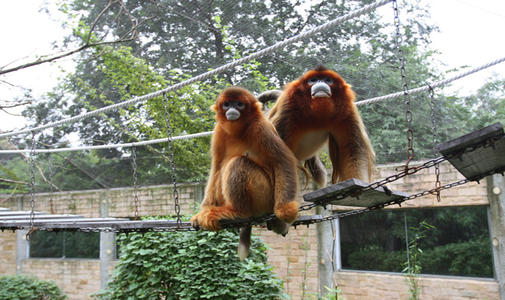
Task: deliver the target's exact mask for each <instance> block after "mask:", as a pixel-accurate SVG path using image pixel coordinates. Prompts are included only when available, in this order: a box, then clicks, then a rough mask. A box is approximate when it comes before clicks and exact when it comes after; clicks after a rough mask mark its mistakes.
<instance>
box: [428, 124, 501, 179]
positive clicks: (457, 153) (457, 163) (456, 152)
mask: <svg viewBox="0 0 505 300" xmlns="http://www.w3.org/2000/svg"><path fill="white" fill-rule="evenodd" d="M490 140H494V141H490ZM489 143H490V144H489ZM488 144H489V145H488ZM479 145H481V146H480V147H479ZM467 147H476V148H475V149H474V150H473V151H463V150H464V149H466V148H467ZM437 148H438V149H439V151H440V153H441V154H442V155H443V156H444V157H446V158H447V160H448V161H449V162H450V163H451V164H452V165H453V166H454V167H455V168H456V169H457V170H458V171H459V172H460V173H461V174H463V176H465V178H467V179H470V180H479V179H481V178H482V177H485V176H486V175H488V174H489V173H490V172H503V171H504V170H505V135H504V131H503V127H502V125H501V124H500V123H495V124H493V125H490V126H488V127H485V128H482V129H480V130H476V131H474V132H472V133H469V134H467V135H464V136H462V137H459V138H457V139H454V140H451V141H448V142H445V143H443V144H440V145H438V146H437Z"/></svg>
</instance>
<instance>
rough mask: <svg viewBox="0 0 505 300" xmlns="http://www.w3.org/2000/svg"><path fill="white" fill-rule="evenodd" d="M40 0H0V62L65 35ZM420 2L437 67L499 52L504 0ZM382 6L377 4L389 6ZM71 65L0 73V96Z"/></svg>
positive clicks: (495, 70) (5, 124)
mask: <svg viewBox="0 0 505 300" xmlns="http://www.w3.org/2000/svg"><path fill="white" fill-rule="evenodd" d="M49 2H50V1H49ZM41 3H42V1H35V0H2V2H1V4H2V6H1V9H0V28H1V29H0V34H1V38H2V47H0V66H4V65H7V64H9V63H11V62H13V61H16V60H19V59H22V58H25V57H32V58H33V57H34V56H35V55H40V54H48V53H53V51H52V48H51V47H52V46H51V45H52V43H53V42H54V41H60V40H61V39H62V38H63V36H64V35H65V32H64V31H63V30H62V29H61V26H60V24H59V23H58V22H56V21H54V20H50V19H49V18H48V16H47V14H45V13H44V12H40V11H39V10H40V5H41ZM401 3H402V1H400V2H399V5H400V9H401ZM424 3H426V5H428V6H429V7H431V9H430V11H431V16H432V21H433V22H434V23H435V24H436V25H438V26H439V27H440V31H441V32H440V33H437V34H435V35H434V36H433V48H434V49H437V50H439V51H440V52H441V55H440V56H439V60H440V61H441V62H443V63H444V65H443V66H441V69H442V70H448V69H451V68H454V67H460V66H464V65H467V66H470V67H476V66H479V65H482V64H484V63H487V62H489V61H492V60H495V59H498V58H501V57H504V56H505V38H503V36H504V31H505V0H482V1H471V0H426V1H425V2H424ZM386 6H387V7H384V8H382V10H384V9H391V8H390V6H389V5H386ZM400 13H401V10H400ZM401 17H402V16H401V15H400V18H401ZM71 66H72V64H71V59H65V60H63V61H61V62H59V63H52V64H45V65H42V66H37V67H32V68H28V69H25V70H22V71H17V72H14V73H12V74H9V75H6V76H0V99H1V100H13V98H14V97H16V96H19V95H22V94H23V93H24V90H23V88H27V89H32V91H33V94H34V96H36V97H37V96H39V95H42V94H44V93H46V92H48V91H50V90H51V88H52V87H53V86H54V85H55V84H56V82H57V79H58V77H61V76H62V72H61V71H60V69H61V68H64V69H67V70H68V69H70V68H71ZM493 74H498V75H499V76H501V77H505V63H502V64H500V65H498V66H495V67H492V68H490V69H489V70H487V71H483V72H480V73H478V74H475V75H471V76H469V77H466V78H465V79H461V80H458V81H456V82H455V83H453V86H452V87H451V88H449V89H448V90H449V91H453V92H454V91H458V92H459V94H460V95H466V94H469V93H471V92H473V91H475V89H477V88H478V87H480V86H482V85H483V84H484V83H485V82H486V80H487V79H488V78H489V77H490V76H491V75H493ZM6 82H8V84H7V83H6ZM378 96H379V95H378ZM13 112H16V111H13ZM22 125H23V120H22V118H20V117H13V116H10V115H7V114H6V113H4V112H0V129H1V130H2V131H8V130H13V129H16V128H20V127H22Z"/></svg>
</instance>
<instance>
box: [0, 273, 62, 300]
mask: <svg viewBox="0 0 505 300" xmlns="http://www.w3.org/2000/svg"><path fill="white" fill-rule="evenodd" d="M40 299H51V300H63V299H67V296H65V294H63V292H62V291H61V290H60V288H59V287H58V286H57V285H56V284H55V283H54V282H52V281H43V280H40V279H38V278H36V277H33V276H30V277H28V276H25V275H15V276H3V277H0V300H40Z"/></svg>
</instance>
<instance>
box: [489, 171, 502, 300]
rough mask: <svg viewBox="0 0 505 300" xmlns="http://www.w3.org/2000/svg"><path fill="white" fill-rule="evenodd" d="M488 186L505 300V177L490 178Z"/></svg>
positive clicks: (497, 270) (495, 262) (497, 273)
mask: <svg viewBox="0 0 505 300" xmlns="http://www.w3.org/2000/svg"><path fill="white" fill-rule="evenodd" d="M487 186H488V199H489V208H488V220H489V232H490V235H491V245H492V246H491V247H492V249H493V265H494V274H495V278H496V281H498V286H499V291H500V299H501V300H505V177H504V176H502V175H499V174H495V175H492V176H488V177H487Z"/></svg>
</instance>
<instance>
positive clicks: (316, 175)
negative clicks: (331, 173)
mask: <svg viewBox="0 0 505 300" xmlns="http://www.w3.org/2000/svg"><path fill="white" fill-rule="evenodd" d="M305 167H306V168H307V169H309V172H310V174H311V175H312V178H313V179H314V182H315V183H316V184H317V185H318V186H319V187H324V186H326V176H328V173H327V172H326V168H325V167H324V165H323V163H322V162H321V159H320V158H319V156H318V155H314V156H312V157H311V158H309V159H307V160H306V161H305Z"/></svg>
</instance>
